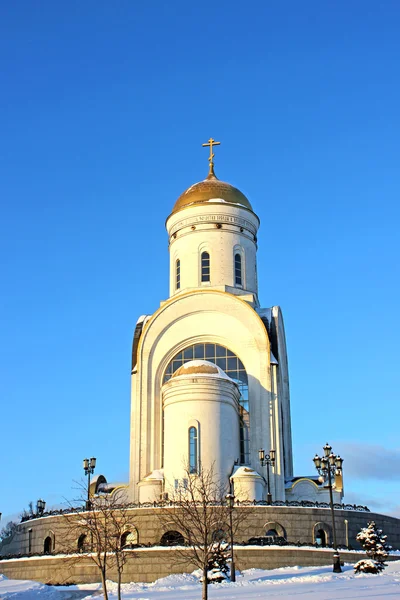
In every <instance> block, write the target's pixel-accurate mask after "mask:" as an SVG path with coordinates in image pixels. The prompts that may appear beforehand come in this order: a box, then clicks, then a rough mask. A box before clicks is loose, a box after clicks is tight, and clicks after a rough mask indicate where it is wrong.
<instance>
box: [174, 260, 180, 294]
mask: <svg viewBox="0 0 400 600" xmlns="http://www.w3.org/2000/svg"><path fill="white" fill-rule="evenodd" d="M175 287H176V289H177V290H179V288H180V287H181V261H180V260H179V258H178V260H177V261H176V264H175Z"/></svg>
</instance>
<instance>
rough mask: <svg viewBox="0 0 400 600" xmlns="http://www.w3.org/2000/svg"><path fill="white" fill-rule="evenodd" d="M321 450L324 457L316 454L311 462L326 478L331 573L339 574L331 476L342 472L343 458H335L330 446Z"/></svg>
mask: <svg viewBox="0 0 400 600" xmlns="http://www.w3.org/2000/svg"><path fill="white" fill-rule="evenodd" d="M323 450H324V456H323V457H322V458H321V457H320V456H318V454H316V455H315V456H314V458H313V461H314V465H315V468H316V469H317V471H318V473H319V474H320V475H321V476H322V477H323V478H324V480H326V477H327V476H328V489H329V505H330V508H331V514H332V531H333V549H334V551H335V552H334V555H333V572H334V573H341V572H342V568H341V566H340V554H339V552H338V549H337V542H336V526H335V510H334V508H333V494H332V475H335V474H336V473H338V474H340V473H341V472H342V465H343V458H340V456H336V454H333V452H332V446H330V445H329V444H328V443H326V444H325V446H324V447H323Z"/></svg>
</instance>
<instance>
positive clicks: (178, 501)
mask: <svg viewBox="0 0 400 600" xmlns="http://www.w3.org/2000/svg"><path fill="white" fill-rule="evenodd" d="M228 489H229V486H228V484H226V485H221V483H220V482H219V481H218V478H216V477H215V475H214V469H213V467H211V468H210V469H204V468H200V469H199V471H198V473H197V474H192V473H191V472H190V469H189V467H185V469H184V478H183V480H182V481H180V482H179V485H178V487H177V489H176V490H175V492H174V493H173V495H172V497H170V505H169V506H168V507H165V509H164V510H163V511H161V512H159V513H158V515H157V516H158V518H159V520H160V522H161V524H162V526H163V528H164V529H167V528H169V529H171V526H172V527H173V528H174V530H176V532H179V533H180V534H181V535H182V536H183V539H184V542H185V545H186V548H185V547H182V546H181V547H177V548H176V549H175V557H177V560H178V561H179V562H181V563H184V564H186V565H187V563H188V562H189V561H190V562H192V563H193V564H194V565H195V566H196V567H197V568H198V569H201V571H202V574H203V576H202V581H203V593H202V599H203V600H207V598H208V583H209V582H210V581H209V578H208V568H209V565H210V564H211V563H212V559H213V557H214V555H215V552H216V543H217V544H218V542H222V541H223V540H224V539H225V541H226V540H227V539H228V537H229V536H228V535H227V534H228V530H229V517H230V508H229V504H228V503H227V501H226V493H227V491H228ZM250 512H251V508H247V507H246V508H242V507H236V508H235V509H234V510H233V521H232V523H233V532H234V533H236V532H237V529H238V526H239V523H240V524H242V523H243V521H244V520H245V519H246V518H247V517H248V516H249V514H250ZM189 548H190V551H189Z"/></svg>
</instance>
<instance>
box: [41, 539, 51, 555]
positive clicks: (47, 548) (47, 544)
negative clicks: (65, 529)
mask: <svg viewBox="0 0 400 600" xmlns="http://www.w3.org/2000/svg"><path fill="white" fill-rule="evenodd" d="M52 551H53V541H52V539H51V536H50V535H48V536H47V538H46V539H45V540H44V544H43V552H44V553H45V554H50V553H51V552H52Z"/></svg>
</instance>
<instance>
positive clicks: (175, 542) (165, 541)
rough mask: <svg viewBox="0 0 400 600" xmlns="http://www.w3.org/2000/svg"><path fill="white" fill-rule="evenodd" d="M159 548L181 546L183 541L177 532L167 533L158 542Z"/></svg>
mask: <svg viewBox="0 0 400 600" xmlns="http://www.w3.org/2000/svg"><path fill="white" fill-rule="evenodd" d="M160 544H161V546H183V545H184V544H185V540H184V538H183V535H182V534H181V533H180V532H179V531H167V532H166V533H164V535H163V536H162V538H161V540H160Z"/></svg>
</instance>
